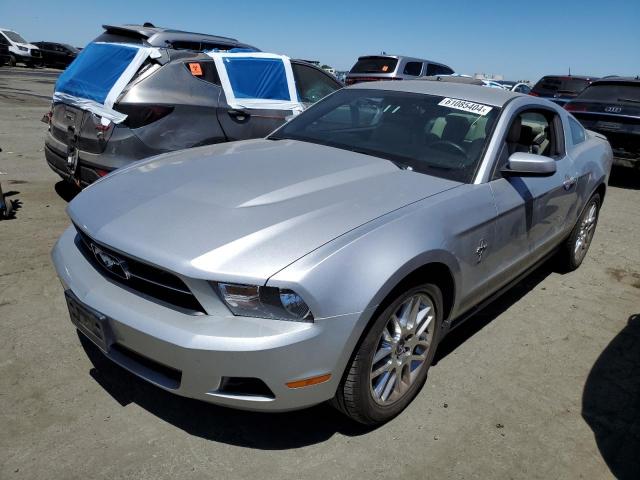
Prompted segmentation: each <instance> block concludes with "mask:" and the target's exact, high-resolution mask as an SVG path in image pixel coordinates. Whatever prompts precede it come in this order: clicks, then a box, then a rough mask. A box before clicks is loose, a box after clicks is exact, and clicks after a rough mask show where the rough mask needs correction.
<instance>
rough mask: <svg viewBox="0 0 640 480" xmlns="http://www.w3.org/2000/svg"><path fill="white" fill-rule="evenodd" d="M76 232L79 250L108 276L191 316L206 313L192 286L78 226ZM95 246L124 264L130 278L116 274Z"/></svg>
mask: <svg viewBox="0 0 640 480" xmlns="http://www.w3.org/2000/svg"><path fill="white" fill-rule="evenodd" d="M76 231H77V232H78V236H77V241H76V244H77V245H78V248H79V249H80V251H82V253H83V254H84V256H85V257H86V258H87V260H89V261H90V262H91V263H92V265H94V267H96V270H98V271H99V272H100V273H102V274H103V275H105V276H106V277H108V278H110V279H111V280H114V281H115V282H116V283H118V284H120V285H122V286H124V287H126V288H128V289H130V290H133V291H134V292H137V293H142V294H143V295H145V296H149V297H152V298H154V299H156V300H160V301H161V302H162V303H164V304H166V305H167V306H170V307H174V308H177V309H179V310H181V311H185V310H186V311H187V313H191V314H198V313H205V310H204V308H203V307H202V305H201V304H200V302H198V300H197V299H196V297H195V296H194V295H193V293H192V292H191V290H189V287H187V286H186V285H185V283H184V282H183V281H182V280H181V279H180V278H179V277H178V276H176V275H174V274H173V273H170V272H167V271H166V270H162V269H160V268H158V267H155V266H153V265H149V264H147V263H144V262H141V261H139V260H136V259H134V258H131V257H129V256H127V255H123V254H122V253H120V252H116V251H114V250H112V249H110V248H109V247H106V246H105V245H103V244H101V243H99V242H96V241H95V240H93V239H92V238H91V237H89V236H88V235H87V234H86V233H84V232H83V231H82V230H81V229H80V228H78V227H77V226H76ZM92 245H93V246H94V247H98V248H99V249H100V250H102V252H104V253H106V254H107V255H109V256H111V257H113V258H115V259H117V260H120V261H122V262H123V263H124V264H125V265H126V273H127V274H128V278H125V276H123V275H122V272H120V274H116V273H114V272H115V271H116V269H109V268H107V267H106V266H105V265H104V264H103V263H102V262H99V261H98V260H97V258H96V255H95V253H94V247H92Z"/></svg>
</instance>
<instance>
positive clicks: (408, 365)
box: [334, 283, 442, 425]
mask: <svg viewBox="0 0 640 480" xmlns="http://www.w3.org/2000/svg"><path fill="white" fill-rule="evenodd" d="M441 324H442V292H441V291H440V289H439V288H438V287H437V286H436V285H434V284H429V283H427V284H424V285H420V286H417V287H414V288H412V289H410V290H409V291H406V292H404V293H402V294H400V295H399V296H398V297H397V298H396V299H395V300H394V301H393V302H392V303H391V304H390V305H389V306H388V307H387V308H386V309H385V310H384V311H383V312H382V313H381V314H380V315H379V316H378V317H377V318H376V319H375V320H374V322H373V324H372V326H371V328H370V329H369V330H368V332H367V333H366V334H365V337H364V338H363V340H362V342H361V344H360V346H359V347H358V350H357V351H356V353H355V355H354V357H353V359H352V360H351V364H350V365H349V367H348V371H347V373H346V375H345V377H344V379H343V380H342V382H341V383H340V386H339V387H338V392H337V393H336V398H335V399H334V404H335V405H336V406H337V407H338V409H339V410H341V411H342V412H343V413H345V414H346V415H348V416H349V417H351V418H352V419H354V420H356V421H357V422H360V423H363V424H366V425H376V424H381V423H384V422H387V421H388V420H391V419H392V418H393V417H395V416H396V415H398V414H399V413H400V412H401V411H402V410H404V409H405V407H406V406H407V405H408V404H409V403H410V402H411V401H412V400H413V399H414V397H415V396H416V395H417V394H418V392H419V391H420V389H421V388H422V386H423V385H424V382H425V381H426V379H427V371H428V370H429V366H430V365H431V362H432V360H433V356H434V354H435V351H436V346H437V343H438V335H439V333H440V332H439V329H440V325H441Z"/></svg>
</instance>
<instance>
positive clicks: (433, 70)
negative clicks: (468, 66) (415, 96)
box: [427, 63, 453, 75]
mask: <svg viewBox="0 0 640 480" xmlns="http://www.w3.org/2000/svg"><path fill="white" fill-rule="evenodd" d="M452 73H453V70H451V69H450V68H449V67H445V66H444V65H437V64H435V63H430V64H429V65H427V75H451V74H452Z"/></svg>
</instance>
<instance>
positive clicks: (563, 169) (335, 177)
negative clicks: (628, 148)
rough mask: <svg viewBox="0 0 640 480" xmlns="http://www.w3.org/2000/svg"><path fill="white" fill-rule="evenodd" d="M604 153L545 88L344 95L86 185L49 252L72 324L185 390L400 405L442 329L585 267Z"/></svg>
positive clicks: (276, 404)
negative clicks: (512, 291)
mask: <svg viewBox="0 0 640 480" xmlns="http://www.w3.org/2000/svg"><path fill="white" fill-rule="evenodd" d="M611 162H612V154H611V149H610V147H609V144H608V143H607V141H606V140H605V139H604V138H603V137H601V136H599V135H597V134H594V133H592V132H589V131H586V130H584V129H583V128H582V127H581V126H580V124H579V123H578V122H577V121H576V120H575V119H574V118H573V117H572V116H571V115H570V114H569V113H567V112H566V111H565V110H563V109H562V108H560V107H558V106H556V105H555V104H552V103H551V102H548V101H546V100H540V99H536V98H535V97H531V96H525V95H520V94H517V93H512V92H507V91H505V90H499V89H489V88H483V87H477V86H472V85H461V84H451V83H445V82H428V81H403V82H377V83H369V84H359V85H357V86H354V87H350V88H346V89H343V90H340V91H338V92H336V93H334V94H332V95H330V96H329V97H327V98H326V99H324V100H323V101H321V102H319V103H318V104H316V105H315V106H313V107H311V108H310V109H309V110H307V111H306V112H304V113H303V114H301V115H300V116H298V117H297V118H295V119H293V120H292V121H290V122H289V123H287V124H285V125H284V126H283V127H281V128H280V129H278V130H277V131H276V132H274V133H273V134H272V135H270V136H269V137H268V138H266V139H260V140H250V141H245V142H236V143H229V144H221V145H211V146H205V147H199V148H194V149H190V150H183V151H178V152H172V153H168V154H164V155H161V156H158V157H154V158H151V159H148V160H145V161H143V162H141V163H137V164H134V165H132V166H130V167H127V168H125V169H122V170H118V171H116V172H114V173H113V174H111V175H109V176H107V177H105V178H104V179H102V180H100V181H98V182H97V183H95V184H94V185H92V186H90V187H89V188H87V189H86V190H84V191H83V192H82V193H81V194H80V195H78V197H76V199H75V200H73V201H72V202H71V204H70V205H69V207H68V213H69V216H70V217H71V220H72V222H73V226H71V227H70V228H69V229H68V230H66V232H65V233H64V234H63V235H62V237H61V238H60V240H59V241H58V243H57V244H56V246H55V248H54V250H53V254H52V255H53V261H54V263H55V266H56V269H57V272H58V275H59V276H60V278H61V280H62V284H63V286H64V290H65V296H66V300H67V303H68V306H69V311H70V316H71V320H72V322H73V324H74V325H75V327H76V328H77V329H78V330H79V331H80V332H81V333H82V334H83V335H85V336H86V337H88V338H89V339H90V340H91V341H93V342H94V343H95V344H96V345H97V346H98V347H99V348H100V349H101V350H102V351H103V352H104V354H105V355H106V356H107V357H109V358H110V359H112V360H113V361H114V362H116V363H118V364H119V365H121V366H122V367H124V368H126V369H127V370H130V371H131V372H133V373H135V374H136V375H138V376H140V377H142V378H143V379H145V380H148V381H149V382H152V383H154V384H155V385H157V386H159V387H161V388H163V389H166V390H169V391H171V392H174V393H176V394H179V395H184V396H188V397H193V398H197V399H201V400H205V401H209V402H213V403H218V404H221V405H227V406H230V407H236V408H243V409H252V410H270V411H278V410H280V411H282V410H292V409H298V408H303V407H307V406H310V405H314V404H317V403H320V402H323V401H325V400H329V399H333V403H334V405H335V406H336V407H338V408H339V409H340V410H342V411H343V412H344V413H346V414H347V415H349V416H350V417H352V418H353V419H355V420H357V421H359V422H362V423H366V424H378V423H381V422H385V421H387V420H389V419H390V418H392V417H393V416H394V415H397V414H398V413H399V412H401V411H402V410H403V409H404V408H405V407H406V406H407V404H408V403H409V402H410V401H411V400H412V399H413V398H414V397H415V396H416V395H417V394H418V392H419V391H420V389H421V387H422V385H423V384H424V382H425V380H426V377H427V371H428V369H429V366H430V364H431V362H432V359H433V356H434V353H435V350H436V347H437V345H438V342H439V341H440V340H441V339H442V338H443V336H444V335H445V334H446V333H447V332H448V331H450V330H451V329H452V328H453V327H455V326H456V325H457V324H459V323H460V322H461V321H463V320H464V319H466V318H468V317H469V316H470V315H471V314H472V313H474V312H475V311H477V310H478V309H479V308H481V307H482V306H483V305H485V304H486V303H487V302H488V301H490V300H491V299H493V298H495V296H497V295H499V294H500V293H501V292H503V291H504V290H505V289H506V288H508V287H509V286H510V285H511V284H513V282H515V281H517V280H519V279H520V278H521V277H522V276H523V275H525V274H526V273H527V272H528V271H530V270H531V269H532V268H534V267H535V266H537V265H538V264H539V263H540V262H541V261H543V260H544V259H546V258H547V257H549V256H550V255H551V254H556V255H557V260H558V261H559V262H560V264H561V265H562V266H563V268H564V269H566V270H572V269H575V268H577V267H578V266H579V265H580V263H581V262H582V260H583V258H584V256H585V254H586V252H587V249H588V248H589V244H590V242H591V239H592V237H593V234H594V230H595V227H596V222H597V219H598V212H599V209H600V206H601V204H602V201H603V199H604V196H605V190H606V184H607V179H608V176H609V171H610V168H611Z"/></svg>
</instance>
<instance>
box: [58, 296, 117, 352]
mask: <svg viewBox="0 0 640 480" xmlns="http://www.w3.org/2000/svg"><path fill="white" fill-rule="evenodd" d="M64 296H65V299H66V300H67V307H68V308H69V316H70V317H71V323H73V324H74V325H75V326H76V328H77V329H78V330H80V332H82V333H83V334H84V335H85V336H86V337H87V338H88V339H89V340H91V341H92V342H93V343H95V344H96V345H97V346H98V347H99V348H100V350H102V351H103V352H105V353H107V352H108V351H109V349H110V348H111V345H112V344H113V332H112V330H111V327H110V326H109V319H108V318H107V317H106V316H105V315H103V314H101V313H100V312H98V311H97V310H94V309H93V308H91V307H88V306H87V305H85V304H83V303H82V302H81V301H80V300H78V298H77V297H76V296H75V295H74V294H73V292H72V291H71V290H67V291H65V292H64Z"/></svg>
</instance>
